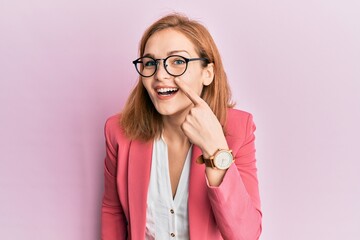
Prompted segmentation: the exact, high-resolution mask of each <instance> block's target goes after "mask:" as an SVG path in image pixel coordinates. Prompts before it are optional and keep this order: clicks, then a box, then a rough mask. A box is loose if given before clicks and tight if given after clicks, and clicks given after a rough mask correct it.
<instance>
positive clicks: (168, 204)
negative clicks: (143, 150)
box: [145, 137, 192, 240]
mask: <svg viewBox="0 0 360 240" xmlns="http://www.w3.org/2000/svg"><path fill="white" fill-rule="evenodd" d="M191 152H192V145H191V147H190V149H189V152H188V153H187V156H186V160H185V163H184V167H183V170H182V172H181V176H180V181H179V184H178V188H177V190H176V194H175V198H174V199H173V197H172V191H171V183H170V175H169V161H168V148H167V145H166V143H165V140H164V139H163V138H162V137H161V138H160V139H155V141H154V145H153V153H152V163H151V173H150V182H149V191H148V196H147V209H146V230H145V239H148V240H149V239H171V240H172V239H179V240H182V239H189V222H188V193H189V175H190V161H191V160H190V158H191Z"/></svg>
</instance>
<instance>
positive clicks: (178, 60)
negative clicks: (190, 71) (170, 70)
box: [173, 58, 185, 65]
mask: <svg viewBox="0 0 360 240" xmlns="http://www.w3.org/2000/svg"><path fill="white" fill-rule="evenodd" d="M173 64H174V65H181V64H185V60H184V59H182V58H176V59H174V61H173Z"/></svg>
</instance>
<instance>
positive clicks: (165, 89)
mask: <svg viewBox="0 0 360 240" xmlns="http://www.w3.org/2000/svg"><path fill="white" fill-rule="evenodd" d="M177 90H178V88H158V89H157V90H156V91H157V92H159V93H165V92H170V91H173V92H175V91H177Z"/></svg>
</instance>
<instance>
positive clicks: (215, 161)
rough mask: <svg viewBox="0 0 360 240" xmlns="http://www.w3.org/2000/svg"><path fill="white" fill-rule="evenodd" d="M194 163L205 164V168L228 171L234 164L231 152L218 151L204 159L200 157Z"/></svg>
mask: <svg viewBox="0 0 360 240" xmlns="http://www.w3.org/2000/svg"><path fill="white" fill-rule="evenodd" d="M196 162H197V163H199V164H203V163H205V166H207V167H211V168H217V169H223V170H225V169H228V168H229V167H230V166H231V164H232V163H233V162H234V156H233V155H232V151H231V150H226V149H218V150H217V151H216V152H215V153H214V155H212V156H211V157H210V158H208V159H206V158H204V157H203V155H201V156H200V157H199V158H198V159H196Z"/></svg>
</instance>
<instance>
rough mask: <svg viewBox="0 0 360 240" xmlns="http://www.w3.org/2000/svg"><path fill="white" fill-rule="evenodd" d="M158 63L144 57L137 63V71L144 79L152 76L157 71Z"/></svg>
mask: <svg viewBox="0 0 360 240" xmlns="http://www.w3.org/2000/svg"><path fill="white" fill-rule="evenodd" d="M156 65H157V63H156V61H155V60H154V59H152V58H149V57H142V58H140V59H139V60H138V61H137V62H136V65H135V66H136V70H137V71H138V72H139V73H140V74H141V75H142V76H144V77H150V76H152V75H153V74H154V73H155V71H156Z"/></svg>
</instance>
